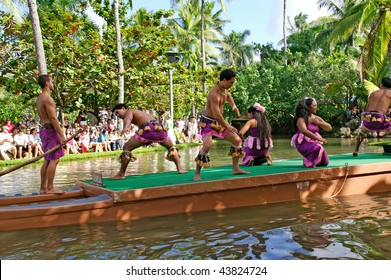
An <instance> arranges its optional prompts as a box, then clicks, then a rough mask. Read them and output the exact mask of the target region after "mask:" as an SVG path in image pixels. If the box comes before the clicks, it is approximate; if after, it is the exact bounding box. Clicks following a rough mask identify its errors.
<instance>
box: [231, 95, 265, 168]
mask: <svg viewBox="0 0 391 280" xmlns="http://www.w3.org/2000/svg"><path fill="white" fill-rule="evenodd" d="M265 111H266V109H265V107H263V106H261V105H260V104H259V103H255V104H254V105H253V106H251V107H250V108H249V109H248V110H247V114H248V118H249V120H248V121H247V122H246V124H245V125H244V126H243V128H242V129H241V130H240V131H239V136H240V137H241V138H242V139H243V138H244V134H245V133H246V132H247V131H248V130H250V135H249V136H248V137H247V138H246V140H245V141H244V144H243V151H244V152H245V153H246V155H245V156H244V158H243V160H242V165H244V166H251V165H261V164H263V163H265V162H267V164H268V165H272V164H273V160H272V158H271V156H270V155H269V151H270V148H271V147H273V140H272V138H271V130H272V129H271V127H270V124H269V121H268V120H267V118H266V116H265Z"/></svg>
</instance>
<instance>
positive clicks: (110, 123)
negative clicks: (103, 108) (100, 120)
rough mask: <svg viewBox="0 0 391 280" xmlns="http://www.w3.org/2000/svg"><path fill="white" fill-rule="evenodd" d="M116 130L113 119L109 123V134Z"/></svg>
mask: <svg viewBox="0 0 391 280" xmlns="http://www.w3.org/2000/svg"><path fill="white" fill-rule="evenodd" d="M114 129H115V124H114V120H113V119H110V120H109V121H108V122H107V132H108V133H110V132H111V131H113V130H114Z"/></svg>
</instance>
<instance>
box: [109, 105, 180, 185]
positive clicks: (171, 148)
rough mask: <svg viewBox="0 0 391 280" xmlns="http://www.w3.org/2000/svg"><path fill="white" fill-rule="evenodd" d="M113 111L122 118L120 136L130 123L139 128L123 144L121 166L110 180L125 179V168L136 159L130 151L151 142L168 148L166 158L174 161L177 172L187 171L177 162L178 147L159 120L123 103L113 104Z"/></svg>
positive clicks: (128, 127)
mask: <svg viewBox="0 0 391 280" xmlns="http://www.w3.org/2000/svg"><path fill="white" fill-rule="evenodd" d="M113 112H114V113H115V115H116V116H117V117H119V118H121V119H123V120H124V127H123V130H122V131H121V136H122V135H123V134H124V133H125V132H126V131H127V130H129V129H130V127H131V124H135V125H137V126H138V127H139V130H138V132H137V133H136V134H135V135H133V136H132V138H130V139H129V141H128V142H126V143H125V145H124V146H123V153H122V154H121V157H120V159H121V168H120V170H119V172H118V173H117V175H115V176H114V177H112V178H111V179H112V180H122V179H125V173H126V168H127V166H128V164H129V162H131V161H135V160H136V158H135V157H134V156H133V155H132V151H133V150H134V149H136V148H138V147H141V146H143V145H149V144H152V143H153V142H157V143H160V144H161V145H162V146H164V147H165V148H166V149H167V150H168V153H167V156H166V159H167V160H170V161H173V162H174V163H175V165H176V167H177V170H178V173H179V174H182V173H186V172H187V171H186V170H185V169H183V168H182V166H181V164H180V162H179V153H178V149H177V148H176V147H175V145H174V144H173V143H172V141H171V139H170V138H169V137H168V135H167V132H166V131H165V130H164V129H163V125H162V124H161V123H160V122H158V121H157V120H155V119H154V118H152V117H151V116H150V115H148V114H147V113H145V112H143V111H139V110H136V109H128V106H127V105H126V104H123V103H119V104H117V105H115V106H114V108H113Z"/></svg>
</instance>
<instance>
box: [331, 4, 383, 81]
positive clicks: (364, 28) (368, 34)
mask: <svg viewBox="0 0 391 280" xmlns="http://www.w3.org/2000/svg"><path fill="white" fill-rule="evenodd" d="M345 5H347V7H348V8H347V10H346V13H345V14H344V16H343V17H342V18H341V20H340V21H339V22H338V23H337V24H336V25H335V27H334V30H333V31H332V33H331V34H330V41H331V43H332V44H335V43H336V42H338V41H339V40H341V39H345V40H346V38H349V36H352V34H354V33H357V34H359V35H360V36H363V38H364V39H365V42H364V44H363V46H362V49H361V54H360V59H359V70H360V79H361V81H362V82H363V81H364V79H365V78H366V75H367V74H368V73H367V72H370V71H372V72H373V71H375V75H374V76H376V82H377V83H378V82H379V81H380V79H381V78H382V77H380V76H379V74H380V72H381V71H380V69H382V68H383V67H384V64H385V63H386V61H387V54H388V60H389V65H388V67H389V74H390V75H391V43H390V42H391V11H390V0H346V1H345Z"/></svg>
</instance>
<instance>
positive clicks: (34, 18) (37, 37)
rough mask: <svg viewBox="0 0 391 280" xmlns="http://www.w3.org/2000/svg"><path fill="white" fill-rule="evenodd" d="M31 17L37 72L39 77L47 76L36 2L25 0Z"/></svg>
mask: <svg viewBox="0 0 391 280" xmlns="http://www.w3.org/2000/svg"><path fill="white" fill-rule="evenodd" d="M27 2H28V6H29V12H30V17H31V25H32V27H33V34H34V45H35V50H36V54H37V61H38V71H39V74H40V75H43V74H47V72H48V71H47V66H46V57H45V49H44V47H43V40H42V33H41V25H40V23H39V16H38V10H37V2H36V1H35V0H27Z"/></svg>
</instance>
